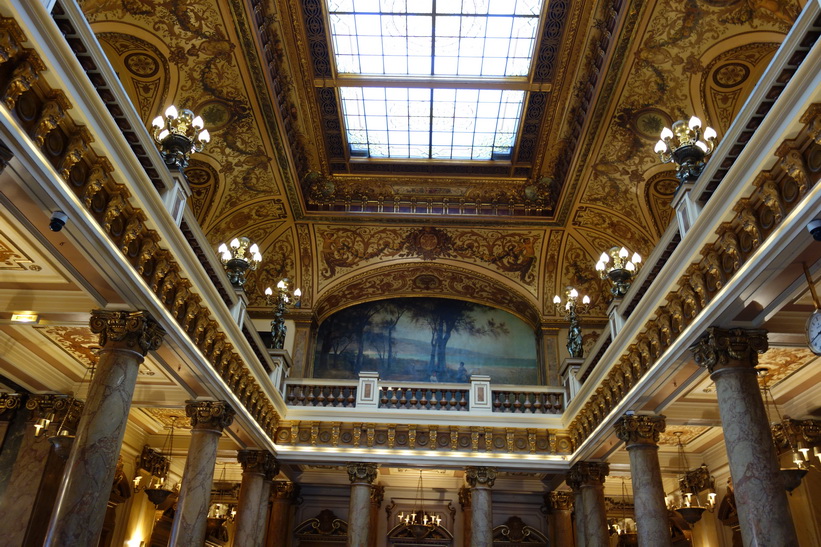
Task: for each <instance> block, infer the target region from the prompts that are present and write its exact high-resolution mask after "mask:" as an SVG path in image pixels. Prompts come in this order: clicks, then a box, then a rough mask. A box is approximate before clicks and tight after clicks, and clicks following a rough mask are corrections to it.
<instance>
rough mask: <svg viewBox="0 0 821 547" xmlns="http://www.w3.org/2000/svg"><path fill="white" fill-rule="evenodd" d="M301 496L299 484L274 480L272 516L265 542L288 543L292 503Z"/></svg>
mask: <svg viewBox="0 0 821 547" xmlns="http://www.w3.org/2000/svg"><path fill="white" fill-rule="evenodd" d="M298 496H299V486H297V485H296V484H294V483H292V482H287V481H274V483H273V486H272V487H271V516H270V517H269V518H268V534H267V536H266V540H265V544H266V545H268V546H270V547H279V546H281V545H286V544H287V543H286V542H287V541H288V540H287V538H288V534H289V533H290V531H291V505H292V504H293V502H294V500H295V499H296V498H297V497H298Z"/></svg>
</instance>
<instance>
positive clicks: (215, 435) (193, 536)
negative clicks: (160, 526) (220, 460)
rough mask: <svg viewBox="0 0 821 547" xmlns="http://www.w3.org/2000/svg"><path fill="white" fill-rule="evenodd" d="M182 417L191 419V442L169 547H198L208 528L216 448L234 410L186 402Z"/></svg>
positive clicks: (212, 403) (221, 403) (224, 405)
mask: <svg viewBox="0 0 821 547" xmlns="http://www.w3.org/2000/svg"><path fill="white" fill-rule="evenodd" d="M185 414H186V415H187V416H188V417H189V418H191V442H190V444H189V445H188V457H187V458H186V459H185V469H184V471H183V474H182V484H181V485H180V497H179V501H177V512H176V514H175V516H174V523H173V524H172V525H171V540H170V542H169V545H170V546H171V547H201V546H202V545H203V543H204V542H205V531H206V526H207V524H208V522H207V518H208V505H209V504H210V502H211V486H212V483H213V482H214V466H215V465H216V463H217V444H218V443H219V439H220V435H222V430H223V429H225V428H226V427H228V426H229V425H231V422H233V421H234V410H233V409H232V408H231V407H230V406H228V404H227V403H225V402H224V401H188V404H186V405H185Z"/></svg>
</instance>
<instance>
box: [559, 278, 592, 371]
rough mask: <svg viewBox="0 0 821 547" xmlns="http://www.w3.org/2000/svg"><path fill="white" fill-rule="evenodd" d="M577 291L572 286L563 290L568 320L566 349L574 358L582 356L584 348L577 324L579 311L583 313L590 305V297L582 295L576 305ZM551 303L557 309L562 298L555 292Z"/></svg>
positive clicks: (565, 312)
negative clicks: (580, 301)
mask: <svg viewBox="0 0 821 547" xmlns="http://www.w3.org/2000/svg"><path fill="white" fill-rule="evenodd" d="M578 300H579V291H577V290H576V289H574V288H573V287H567V290H566V291H565V304H564V315H565V317H566V318H567V320H568V321H569V322H570V327H569V328H568V330H567V351H568V353H570V357H573V358H574V359H581V358H582V357H584V348H583V347H582V328H581V325H579V316H578V314H579V313H584V312H586V311H587V308H588V307H589V306H590V297H589V296H587V295H584V296H583V297H582V305H581V306H579V305H578ZM553 304H555V305H556V309H557V310H561V308H562V306H561V304H562V299H561V297H560V296H559V295H558V294H557V295H556V296H554V297H553Z"/></svg>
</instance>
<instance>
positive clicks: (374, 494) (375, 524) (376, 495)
mask: <svg viewBox="0 0 821 547" xmlns="http://www.w3.org/2000/svg"><path fill="white" fill-rule="evenodd" d="M384 499H385V487H384V486H382V485H381V484H374V485H373V488H371V511H370V517H369V522H370V525H371V531H370V532H369V533H368V538H369V543H368V545H369V546H370V547H376V545H377V536H378V534H379V508H380V507H382V500H384Z"/></svg>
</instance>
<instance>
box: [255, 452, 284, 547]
mask: <svg viewBox="0 0 821 547" xmlns="http://www.w3.org/2000/svg"><path fill="white" fill-rule="evenodd" d="M277 474H279V462H278V461H277V460H276V458H275V457H274V455H273V454H268V464H267V465H266V466H265V480H263V481H262V492H260V498H259V504H258V505H259V514H258V515H257V531H256V534H254V537H255V538H256V543H255V545H256V546H257V547H262V546H263V545H265V533H266V532H267V530H268V516H269V510H270V507H271V489H272V487H273V486H274V479H275V478H276V476H277Z"/></svg>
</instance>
